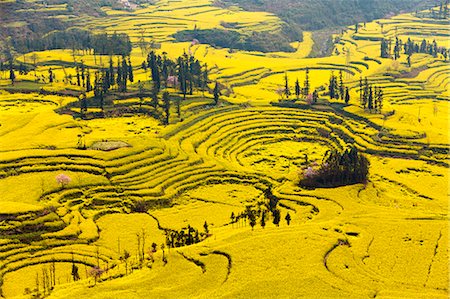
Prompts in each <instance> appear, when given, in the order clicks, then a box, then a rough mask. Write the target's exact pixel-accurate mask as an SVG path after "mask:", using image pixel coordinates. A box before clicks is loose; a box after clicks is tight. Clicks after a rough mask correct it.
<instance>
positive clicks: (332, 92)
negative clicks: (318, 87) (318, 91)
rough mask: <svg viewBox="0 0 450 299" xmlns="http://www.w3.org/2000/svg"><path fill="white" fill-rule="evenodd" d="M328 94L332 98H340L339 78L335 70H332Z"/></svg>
mask: <svg viewBox="0 0 450 299" xmlns="http://www.w3.org/2000/svg"><path fill="white" fill-rule="evenodd" d="M328 95H329V96H330V99H338V98H339V88H338V83H337V78H336V76H335V75H334V73H333V72H331V76H330V82H329V85H328Z"/></svg>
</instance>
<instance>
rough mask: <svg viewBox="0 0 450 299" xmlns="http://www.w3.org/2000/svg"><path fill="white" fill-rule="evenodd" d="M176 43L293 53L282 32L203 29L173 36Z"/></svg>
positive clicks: (288, 41)
mask: <svg viewBox="0 0 450 299" xmlns="http://www.w3.org/2000/svg"><path fill="white" fill-rule="evenodd" d="M174 38H175V39H176V40H177V41H192V40H193V39H197V40H199V41H200V42H201V43H204V44H210V45H211V46H213V47H219V48H230V49H239V50H247V51H258V52H278V51H284V52H294V51H295V49H294V48H292V47H291V45H290V44H289V43H290V39H289V38H288V37H286V36H285V35H284V34H283V33H282V32H275V33H271V32H252V33H251V34H250V35H244V34H241V33H239V32H238V31H235V30H224V29H205V30H198V29H194V30H184V31H179V32H177V33H175V34H174Z"/></svg>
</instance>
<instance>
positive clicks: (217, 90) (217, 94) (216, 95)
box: [213, 81, 220, 106]
mask: <svg viewBox="0 0 450 299" xmlns="http://www.w3.org/2000/svg"><path fill="white" fill-rule="evenodd" d="M213 93H214V104H215V105H216V106H217V105H218V104H219V97H220V88H219V83H217V81H216V85H215V86H214V92H213Z"/></svg>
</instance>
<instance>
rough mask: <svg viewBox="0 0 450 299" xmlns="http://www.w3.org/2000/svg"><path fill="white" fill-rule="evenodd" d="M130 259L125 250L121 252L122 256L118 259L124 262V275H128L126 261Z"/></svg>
mask: <svg viewBox="0 0 450 299" xmlns="http://www.w3.org/2000/svg"><path fill="white" fill-rule="evenodd" d="M130 257H131V255H130V253H129V252H128V251H126V250H124V251H123V255H122V256H121V257H120V259H121V260H123V261H124V262H125V275H128V259H129V258H130Z"/></svg>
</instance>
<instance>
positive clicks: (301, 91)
mask: <svg viewBox="0 0 450 299" xmlns="http://www.w3.org/2000/svg"><path fill="white" fill-rule="evenodd" d="M310 91H311V84H310V81H309V68H306V70H305V81H304V82H303V86H301V84H300V81H299V80H298V78H297V80H296V81H295V86H294V92H295V96H296V99H297V100H299V99H301V98H303V99H306V100H307V101H308V102H309V103H310V104H313V103H317V100H318V99H319V92H318V91H317V90H314V91H313V92H312V93H310ZM276 93H277V94H278V95H279V96H280V98H281V99H283V98H284V97H286V99H289V97H290V96H291V94H292V93H291V88H290V85H289V78H288V75H287V73H285V75H284V88H279V89H277V90H276Z"/></svg>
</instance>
